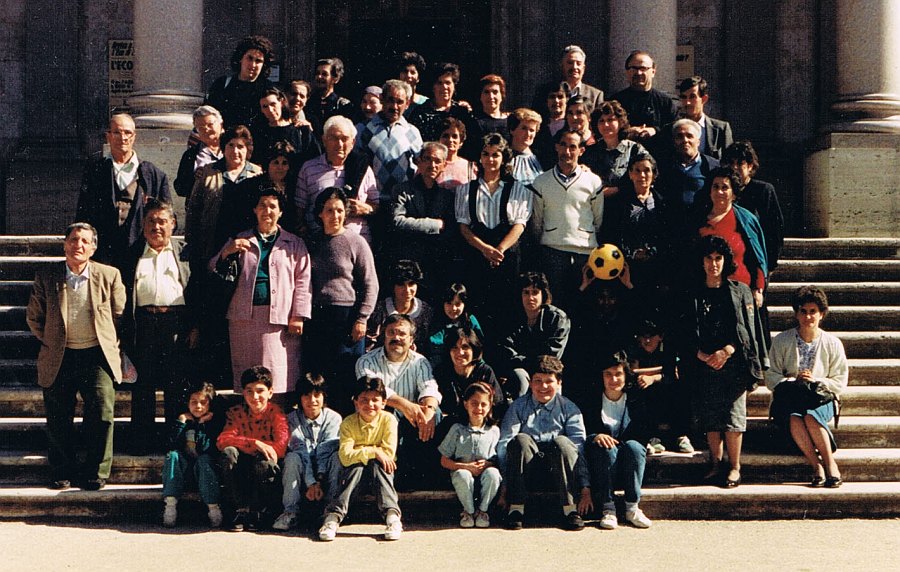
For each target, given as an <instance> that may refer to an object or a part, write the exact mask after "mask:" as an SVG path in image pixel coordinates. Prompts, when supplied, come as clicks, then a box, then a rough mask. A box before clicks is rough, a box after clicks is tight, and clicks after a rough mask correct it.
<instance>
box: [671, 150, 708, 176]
mask: <svg viewBox="0 0 900 572" xmlns="http://www.w3.org/2000/svg"><path fill="white" fill-rule="evenodd" d="M701 157H703V153H697V156H696V157H694V158H693V159H692V160H691V162H690V163H682V162H681V161H678V162H677V163H676V165H678V168H679V169H681V170H682V171H683V172H685V173H687V172H688V171H690V170H691V169H693V168H694V167H695V166H697V165H698V164H699V163H700V158H701Z"/></svg>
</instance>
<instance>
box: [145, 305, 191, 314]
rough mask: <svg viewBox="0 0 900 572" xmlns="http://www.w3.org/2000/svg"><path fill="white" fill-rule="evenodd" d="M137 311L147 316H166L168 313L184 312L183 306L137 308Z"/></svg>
mask: <svg viewBox="0 0 900 572" xmlns="http://www.w3.org/2000/svg"><path fill="white" fill-rule="evenodd" d="M137 309H138V310H141V311H142V312H146V313H148V314H168V313H169V312H180V311H182V310H184V306H138V308H137Z"/></svg>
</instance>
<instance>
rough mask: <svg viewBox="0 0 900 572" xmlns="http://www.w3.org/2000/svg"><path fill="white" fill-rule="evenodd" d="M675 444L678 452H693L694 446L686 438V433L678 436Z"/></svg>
mask: <svg viewBox="0 0 900 572" xmlns="http://www.w3.org/2000/svg"><path fill="white" fill-rule="evenodd" d="M675 445H676V446H677V447H678V452H679V453H693V452H694V446H693V445H691V440H690V439H688V436H687V435H682V436H681V437H679V438H678V440H677V441H676V442H675Z"/></svg>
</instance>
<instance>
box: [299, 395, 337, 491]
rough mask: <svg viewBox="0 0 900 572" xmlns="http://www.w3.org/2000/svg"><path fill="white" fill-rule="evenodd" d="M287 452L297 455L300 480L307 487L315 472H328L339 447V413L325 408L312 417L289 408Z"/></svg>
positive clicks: (311, 481)
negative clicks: (301, 478)
mask: <svg viewBox="0 0 900 572" xmlns="http://www.w3.org/2000/svg"><path fill="white" fill-rule="evenodd" d="M287 421H288V431H289V432H290V437H289V440H288V451H290V452H293V453H296V454H297V455H299V457H300V460H301V461H302V465H303V482H304V484H305V485H306V486H307V487H308V486H311V485H313V484H315V482H316V475H319V474H323V473H327V471H328V467H329V466H330V463H331V462H332V457H333V455H334V453H335V452H336V451H337V449H338V435H339V431H340V426H341V421H342V419H341V416H340V414H339V413H337V412H336V411H334V410H332V409H329V408H327V407H326V408H324V409H322V412H321V413H319V416H318V417H316V418H315V419H309V418H307V417H306V415H304V414H303V409H302V408H298V409H296V410H295V411H291V413H290V414H289V415H288V418H287Z"/></svg>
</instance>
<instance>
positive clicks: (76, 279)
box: [66, 262, 90, 292]
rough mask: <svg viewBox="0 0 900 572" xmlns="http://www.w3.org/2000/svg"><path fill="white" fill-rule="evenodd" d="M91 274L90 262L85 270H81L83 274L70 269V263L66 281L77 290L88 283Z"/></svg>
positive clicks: (67, 266) (67, 267)
mask: <svg viewBox="0 0 900 572" xmlns="http://www.w3.org/2000/svg"><path fill="white" fill-rule="evenodd" d="M89 276H90V262H89V263H87V264H86V265H85V266H84V270H82V271H81V274H75V273H74V272H72V271H71V270H70V269H69V265H68V264H66V283H67V284H68V285H69V288H71V289H72V290H73V291H75V292H77V291H78V289H79V288H81V287H82V286H83V285H84V284H87V281H88V277H89Z"/></svg>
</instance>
